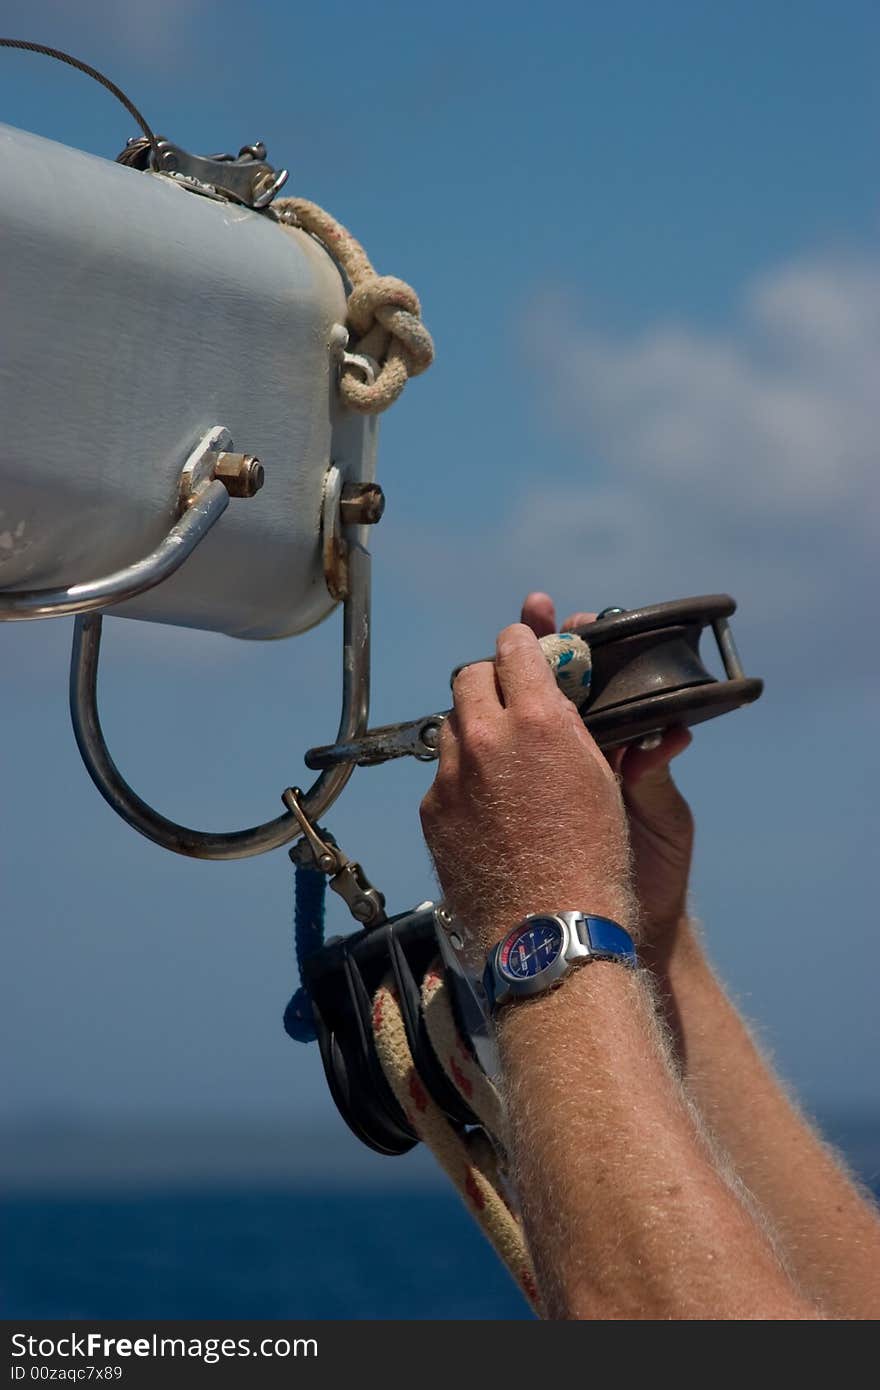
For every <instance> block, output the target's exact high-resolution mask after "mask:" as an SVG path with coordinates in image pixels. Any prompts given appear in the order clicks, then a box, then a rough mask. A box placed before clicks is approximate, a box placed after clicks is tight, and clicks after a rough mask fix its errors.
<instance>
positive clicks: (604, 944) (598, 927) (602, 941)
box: [583, 914, 638, 965]
mask: <svg viewBox="0 0 880 1390" xmlns="http://www.w3.org/2000/svg"><path fill="white" fill-rule="evenodd" d="M583 920H584V930H585V932H586V937H587V940H586V945H587V946H589V948H590V950H591V952H592V953H593V955H594V956H604V957H606V958H607V959H608V960H622V961H625V962H626V964H627V965H636V964H637V963H638V961H637V957H636V948H635V945H634V944H633V939H632V937H631V936H630V934H629V932H628V931H624V929H623V927H619V926H618V925H617V923H616V922H612V921H610V920H609V918H607V917H588V916H586V914H585V915H584V919H583Z"/></svg>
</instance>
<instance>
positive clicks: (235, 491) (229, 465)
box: [214, 453, 266, 497]
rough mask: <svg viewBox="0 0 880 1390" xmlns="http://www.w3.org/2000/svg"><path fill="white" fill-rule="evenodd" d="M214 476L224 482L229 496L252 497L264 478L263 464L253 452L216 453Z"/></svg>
mask: <svg viewBox="0 0 880 1390" xmlns="http://www.w3.org/2000/svg"><path fill="white" fill-rule="evenodd" d="M214 477H215V478H219V479H220V482H221V483H224V484H225V486H226V491H227V492H228V493H229V496H230V497H253V496H255V494H256V493H258V492H259V490H260V488H261V487H262V486H263V483H264V482H265V480H266V474H265V470H264V468H263V465H262V464H261V463H260V460H259V459H258V458H254V456H253V454H227V453H222V454H218V455H217V461H216V463H215V464H214Z"/></svg>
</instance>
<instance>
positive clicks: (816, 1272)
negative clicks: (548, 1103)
mask: <svg viewBox="0 0 880 1390" xmlns="http://www.w3.org/2000/svg"><path fill="white" fill-rule="evenodd" d="M657 975H658V987H659V988H660V989H662V990H663V992H664V996H665V998H666V999H667V1000H669V1001H672V1002H673V1008H674V1021H675V1029H676V1033H677V1037H678V1047H679V1053H680V1057H681V1059H682V1065H683V1075H684V1083H685V1087H686V1089H687V1092H688V1094H689V1095H690V1096H692V1097H693V1100H694V1102H695V1104H696V1105H697V1106H698V1107H699V1110H700V1112H701V1114H702V1116H703V1118H704V1120H705V1122H706V1125H707V1126H708V1127H709V1129H710V1130H711V1132H712V1134H713V1135H714V1136H716V1138H717V1140H718V1142H719V1143H720V1144H722V1145H723V1147H724V1148H725V1150H726V1152H727V1154H728V1155H729V1157H730V1161H731V1162H732V1163H733V1165H734V1166H735V1168H736V1170H737V1172H738V1173H739V1175H740V1176H741V1178H742V1180H743V1182H744V1183H746V1185H747V1186H748V1187H749V1189H750V1190H751V1192H752V1193H753V1194H754V1196H755V1198H756V1200H757V1201H758V1202H759V1203H760V1205H761V1206H762V1208H763V1209H764V1211H765V1212H766V1214H767V1216H768V1219H769V1220H770V1221H771V1222H772V1224H773V1226H774V1228H775V1231H776V1233H777V1235H778V1238H779V1241H780V1244H781V1247H782V1249H783V1250H784V1252H785V1256H786V1259H787V1262H788V1265H789V1267H790V1268H791V1269H792V1271H793V1273H794V1275H795V1276H796V1278H797V1279H798V1280H799V1282H800V1283H801V1285H802V1287H803V1288H804V1289H805V1290H807V1291H808V1292H809V1294H810V1295H811V1297H813V1298H814V1299H816V1300H817V1301H818V1302H819V1304H820V1305H821V1307H822V1309H823V1311H824V1312H825V1313H826V1315H827V1316H829V1317H833V1318H871V1319H873V1318H880V1215H878V1212H877V1209H876V1207H875V1205H874V1203H873V1202H872V1200H871V1198H870V1196H869V1195H867V1194H863V1193H862V1192H861V1191H860V1189H859V1186H858V1184H857V1183H856V1182H854V1181H853V1179H852V1178H851V1177H850V1175H849V1174H848V1173H847V1172H846V1169H845V1168H844V1166H843V1165H842V1164H841V1162H840V1161H839V1160H838V1159H837V1157H836V1155H835V1154H834V1153H833V1152H832V1151H831V1150H830V1149H829V1148H828V1147H827V1146H826V1145H825V1144H824V1143H823V1142H822V1140H821V1139H820V1138H819V1137H818V1135H817V1134H816V1133H815V1132H814V1131H813V1129H812V1128H811V1126H810V1124H809V1123H808V1122H807V1120H806V1119H805V1118H804V1117H803V1115H802V1114H801V1113H800V1112H799V1110H798V1108H797V1106H796V1105H795V1104H794V1103H793V1102H792V1100H791V1098H790V1097H789V1096H788V1095H787V1094H786V1091H785V1089H784V1087H783V1086H782V1084H781V1083H780V1082H779V1080H778V1079H777V1078H776V1076H775V1075H774V1073H773V1069H772V1067H771V1066H770V1064H769V1063H768V1062H767V1061H766V1059H765V1058H764V1057H763V1056H762V1055H761V1052H760V1050H759V1049H758V1048H757V1047H756V1045H755V1043H754V1041H753V1039H752V1037H751V1035H750V1032H749V1029H748V1028H747V1026H746V1024H745V1023H744V1021H743V1019H742V1018H741V1017H740V1015H739V1013H738V1012H737V1010H736V1008H735V1007H734V1005H733V1004H732V1003H731V1001H730V1000H729V998H728V997H727V995H726V994H725V992H724V989H723V987H722V985H721V984H720V982H719V981H718V979H717V977H716V976H715V974H714V972H713V970H712V967H711V966H710V964H709V962H708V960H707V959H706V955H705V953H704V951H703V949H702V946H701V944H700V941H699V937H698V935H697V932H696V930H695V928H694V927H693V925H692V924H691V923H690V922H689V921H688V920H684V921H682V922H681V923H680V924H679V925H678V928H677V931H676V939H675V943H674V945H673V946H672V947H671V949H670V950H669V952H668V953H667V954H666V958H665V961H664V962H663V963H662V965H661V966H660V967H659V968H658V971H657Z"/></svg>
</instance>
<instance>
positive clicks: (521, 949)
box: [498, 917, 562, 980]
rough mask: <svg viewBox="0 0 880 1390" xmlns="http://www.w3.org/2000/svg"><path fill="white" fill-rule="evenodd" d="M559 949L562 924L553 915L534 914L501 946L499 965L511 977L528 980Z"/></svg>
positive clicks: (537, 973) (552, 958)
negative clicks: (534, 915) (537, 915)
mask: <svg viewBox="0 0 880 1390" xmlns="http://www.w3.org/2000/svg"><path fill="white" fill-rule="evenodd" d="M561 950H562V927H561V926H560V925H559V923H558V922H556V921H554V919H553V918H552V917H533V918H532V920H531V921H530V922H526V923H525V924H524V925H523V926H521V927H518V928H517V930H516V931H515V932H511V934H510V936H509V937H508V938H507V940H506V941H505V942H504V944H503V946H502V947H501V952H500V955H499V961H498V963H499V965H500V967H501V969H502V970H503V971H504V973H505V974H506V975H509V976H510V977H511V978H512V979H514V980H530V979H531V978H532V977H533V976H534V975H539V974H540V973H541V971H542V970H546V969H547V967H548V965H552V964H553V962H554V961H555V960H556V959H557V957H558V955H559V953H560V951H561Z"/></svg>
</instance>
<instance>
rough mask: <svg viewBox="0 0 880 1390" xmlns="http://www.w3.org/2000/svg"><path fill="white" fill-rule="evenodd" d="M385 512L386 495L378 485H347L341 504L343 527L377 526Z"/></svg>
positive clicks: (340, 516) (340, 515) (344, 488)
mask: <svg viewBox="0 0 880 1390" xmlns="http://www.w3.org/2000/svg"><path fill="white" fill-rule="evenodd" d="M384 511H385V494H384V492H383V491H382V489H381V488H380V486H379V484H378V483H346V484H345V485H344V486H343V489H342V496H341V499H340V502H339V519H340V521H341V522H342V524H343V526H375V525H376V522H377V521H381V520H382V513H383V512H384Z"/></svg>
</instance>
